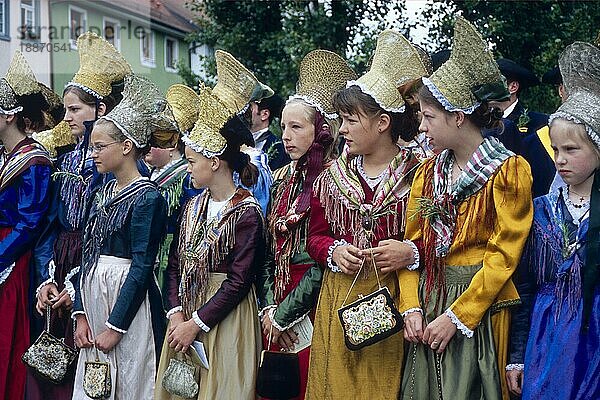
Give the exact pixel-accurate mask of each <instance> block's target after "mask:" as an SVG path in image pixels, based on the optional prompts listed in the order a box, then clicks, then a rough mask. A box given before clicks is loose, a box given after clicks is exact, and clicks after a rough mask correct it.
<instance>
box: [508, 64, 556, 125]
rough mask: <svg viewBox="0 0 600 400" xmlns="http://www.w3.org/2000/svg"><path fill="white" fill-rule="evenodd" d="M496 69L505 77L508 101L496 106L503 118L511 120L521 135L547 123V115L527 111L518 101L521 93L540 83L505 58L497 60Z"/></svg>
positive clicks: (529, 72)
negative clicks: (508, 93) (502, 113)
mask: <svg viewBox="0 0 600 400" xmlns="http://www.w3.org/2000/svg"><path fill="white" fill-rule="evenodd" d="M498 67H499V68H500V72H501V73H502V75H504V76H505V77H506V81H507V83H508V91H509V92H510V99H509V100H507V101H505V102H499V103H497V104H496V105H497V106H498V107H500V109H501V110H502V111H503V112H504V118H507V119H509V120H511V121H512V122H513V123H514V124H515V125H517V127H518V128H519V131H520V132H521V133H522V134H532V133H535V131H537V130H538V129H540V128H541V127H542V126H544V125H546V124H547V123H548V115H546V114H542V113H539V112H535V111H530V110H528V109H527V108H526V107H525V106H524V105H523V104H522V103H521V102H520V101H519V95H520V94H521V92H522V91H523V90H524V89H526V88H528V87H531V86H535V85H538V84H539V83H540V81H539V80H538V78H537V77H536V76H535V75H534V74H533V72H531V71H529V70H528V69H527V68H524V67H522V66H520V65H519V64H517V63H516V62H514V61H512V60H509V59H507V58H500V59H498Z"/></svg>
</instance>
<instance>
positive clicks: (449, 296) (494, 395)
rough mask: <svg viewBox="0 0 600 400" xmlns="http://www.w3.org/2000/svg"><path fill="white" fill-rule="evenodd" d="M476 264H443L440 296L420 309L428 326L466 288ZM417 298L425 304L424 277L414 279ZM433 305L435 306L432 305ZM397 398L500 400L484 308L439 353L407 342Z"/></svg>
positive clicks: (476, 267)
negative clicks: (469, 331) (468, 332)
mask: <svg viewBox="0 0 600 400" xmlns="http://www.w3.org/2000/svg"><path fill="white" fill-rule="evenodd" d="M480 268H481V265H472V266H446V268H445V272H446V298H445V299H440V301H439V304H437V303H438V299H437V290H434V292H433V293H431V294H430V298H429V302H428V303H427V304H426V305H425V307H424V308H423V309H424V311H425V322H426V324H429V323H430V322H432V321H433V320H434V319H436V318H437V317H438V316H439V315H440V314H442V313H443V312H444V311H445V310H446V309H448V307H450V306H451V305H452V304H453V303H454V301H455V300H456V299H457V298H458V297H459V296H460V295H461V294H462V293H463V292H464V291H465V290H466V289H467V287H468V286H469V283H470V282H471V280H472V279H473V275H475V273H476V272H477V271H478V270H479V269H480ZM419 298H420V301H421V304H425V274H424V273H421V279H420V280H419ZM436 304H437V306H436ZM405 359H406V363H405V367H404V376H403V379H402V394H401V396H400V398H401V399H418V400H430V399H431V400H433V399H435V400H442V399H461V400H501V399H502V390H501V386H500V374H499V371H498V361H497V356H496V347H495V344H494V335H493V331H492V322H491V314H490V311H489V310H488V311H487V312H486V313H485V315H484V317H483V318H482V320H481V322H480V324H479V325H478V326H477V328H476V329H475V330H474V334H473V337H471V338H468V337H467V336H465V335H463V334H462V333H461V332H460V330H458V331H457V332H456V334H455V335H454V337H453V338H452V339H451V340H450V342H449V343H448V346H447V347H446V350H445V351H444V352H443V353H442V354H437V353H436V352H434V351H433V350H431V348H430V347H429V346H426V345H424V344H422V343H419V344H414V343H410V345H409V348H408V351H407V352H405Z"/></svg>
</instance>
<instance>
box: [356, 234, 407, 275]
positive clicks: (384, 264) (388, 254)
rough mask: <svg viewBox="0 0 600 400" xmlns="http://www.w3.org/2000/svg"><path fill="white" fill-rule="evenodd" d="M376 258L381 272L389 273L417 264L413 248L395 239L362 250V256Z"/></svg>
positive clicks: (360, 253)
mask: <svg viewBox="0 0 600 400" xmlns="http://www.w3.org/2000/svg"><path fill="white" fill-rule="evenodd" d="M371 254H372V255H373V256H374V257H375V264H376V265H377V267H379V269H380V270H381V272H383V273H384V274H385V273H388V272H392V271H395V270H398V269H401V268H406V266H408V265H411V264H412V263H414V262H415V257H414V254H413V250H412V248H411V247H410V246H409V245H407V244H406V243H402V242H400V241H398V240H394V239H386V240H382V241H380V242H379V245H378V246H377V247H373V248H370V249H365V250H361V251H360V252H359V255H360V256H363V257H364V256H371Z"/></svg>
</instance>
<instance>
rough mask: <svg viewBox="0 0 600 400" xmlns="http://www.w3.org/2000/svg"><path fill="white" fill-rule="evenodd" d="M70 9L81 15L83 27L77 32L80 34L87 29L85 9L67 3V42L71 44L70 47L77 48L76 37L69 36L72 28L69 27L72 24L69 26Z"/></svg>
mask: <svg viewBox="0 0 600 400" xmlns="http://www.w3.org/2000/svg"><path fill="white" fill-rule="evenodd" d="M72 11H75V12H78V13H80V14H81V15H83V29H82V30H81V31H80V32H79V34H80V35H81V34H83V33H85V32H86V31H87V11H86V10H84V9H83V8H79V7H77V6H74V5H71V4H69V14H68V16H69V43H70V45H71V49H73V50H77V38H72V37H71V33H73V32H72V29H71V28H72V26H71V22H72V19H71V12H72Z"/></svg>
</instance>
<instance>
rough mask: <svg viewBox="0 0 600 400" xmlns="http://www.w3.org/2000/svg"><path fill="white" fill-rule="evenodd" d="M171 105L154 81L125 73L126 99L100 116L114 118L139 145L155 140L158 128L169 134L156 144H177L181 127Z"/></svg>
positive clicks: (163, 145)
mask: <svg viewBox="0 0 600 400" xmlns="http://www.w3.org/2000/svg"><path fill="white" fill-rule="evenodd" d="M170 108H171V107H170V106H169V103H167V100H166V99H165V98H164V96H162V95H161V93H160V90H159V89H158V87H157V86H156V85H155V84H154V83H152V82H151V81H150V80H148V79H146V78H144V77H141V76H138V75H133V74H132V75H127V76H126V77H125V88H124V89H123V100H121V102H120V103H119V104H117V106H116V107H115V108H114V109H113V110H112V111H111V112H109V113H108V114H106V115H105V116H103V117H100V119H106V120H109V121H111V122H113V123H114V124H115V126H116V127H117V128H118V129H119V130H120V131H121V132H122V133H123V135H125V136H126V137H127V138H129V139H130V140H131V141H132V142H133V143H134V144H135V146H136V147H138V148H142V147H145V146H147V145H149V144H151V138H152V136H153V134H154V133H156V132H161V136H162V135H167V136H168V137H162V138H160V142H159V143H152V144H153V145H156V146H157V147H173V146H174V145H175V144H176V142H177V137H178V134H177V132H178V129H177V126H176V125H175V122H174V121H175V118H174V117H173V114H172V112H171V111H170Z"/></svg>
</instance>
